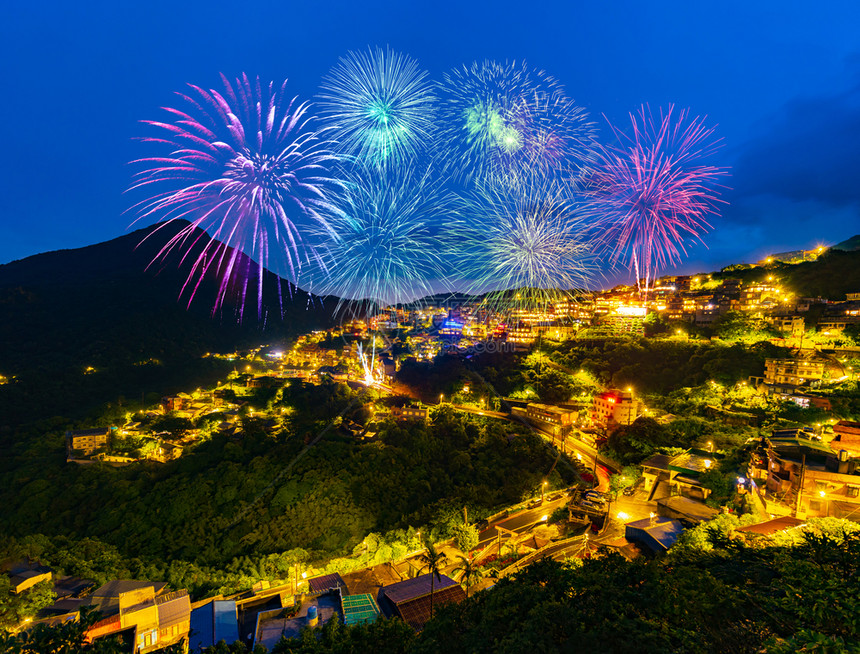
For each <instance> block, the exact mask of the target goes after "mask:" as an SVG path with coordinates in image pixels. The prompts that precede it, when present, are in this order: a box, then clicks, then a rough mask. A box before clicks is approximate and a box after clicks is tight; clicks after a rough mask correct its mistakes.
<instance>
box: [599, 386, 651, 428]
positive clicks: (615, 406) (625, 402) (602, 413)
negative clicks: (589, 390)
mask: <svg viewBox="0 0 860 654" xmlns="http://www.w3.org/2000/svg"><path fill="white" fill-rule="evenodd" d="M640 409H641V404H640V402H639V401H638V400H636V399H635V398H634V397H633V392H632V391H619V390H615V389H613V390H609V391H606V392H605V393H598V394H597V395H595V396H594V399H593V400H592V401H591V411H590V412H589V419H590V420H591V423H592V424H593V425H594V426H595V427H603V428H607V427H613V426H616V425H629V424H632V423H633V421H634V420H636V418H638V417H639V411H640Z"/></svg>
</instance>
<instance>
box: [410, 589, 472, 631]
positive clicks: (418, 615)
mask: <svg viewBox="0 0 860 654" xmlns="http://www.w3.org/2000/svg"><path fill="white" fill-rule="evenodd" d="M428 576H429V575H428ZM442 579H448V577H445V576H443V577H442ZM451 581H453V580H451ZM465 598H466V592H465V591H464V590H463V589H462V588H461V587H460V585H459V584H457V583H456V582H454V585H453V586H450V585H449V586H446V587H444V588H442V589H438V588H437V589H436V590H435V592H434V593H433V609H434V611H435V610H438V609H439V607H440V606H444V605H445V604H456V603H459V602H462V601H463V600H464V599H465ZM396 610H397V613H398V614H399V615H400V617H401V618H402V619H403V621H404V622H405V623H406V624H408V625H409V626H410V627H412V628H413V629H415V630H416V631H421V630H422V629H423V628H424V625H425V624H427V621H428V620H430V593H429V592H428V593H427V594H426V595H422V596H421V597H416V598H415V599H412V600H407V601H404V602H400V603H398V604H397V609H396Z"/></svg>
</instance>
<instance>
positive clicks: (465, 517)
mask: <svg viewBox="0 0 860 654" xmlns="http://www.w3.org/2000/svg"><path fill="white" fill-rule="evenodd" d="M463 524H466V525H468V524H469V508H468V507H466V506H464V507H463Z"/></svg>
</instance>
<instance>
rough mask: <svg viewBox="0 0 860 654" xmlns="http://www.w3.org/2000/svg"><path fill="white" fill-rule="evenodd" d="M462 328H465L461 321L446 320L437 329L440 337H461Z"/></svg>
mask: <svg viewBox="0 0 860 654" xmlns="http://www.w3.org/2000/svg"><path fill="white" fill-rule="evenodd" d="M463 327H465V324H464V323H463V322H462V321H461V320H457V319H455V318H446V319H445V321H444V322H443V323H442V325H441V326H440V327H439V333H440V334H441V335H442V336H462V335H463Z"/></svg>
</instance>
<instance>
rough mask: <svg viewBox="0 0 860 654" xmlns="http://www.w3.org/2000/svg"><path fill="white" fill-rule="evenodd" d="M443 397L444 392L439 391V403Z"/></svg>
mask: <svg viewBox="0 0 860 654" xmlns="http://www.w3.org/2000/svg"><path fill="white" fill-rule="evenodd" d="M443 399H445V394H444V393H439V404H442V400H443Z"/></svg>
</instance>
